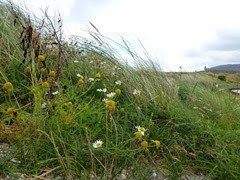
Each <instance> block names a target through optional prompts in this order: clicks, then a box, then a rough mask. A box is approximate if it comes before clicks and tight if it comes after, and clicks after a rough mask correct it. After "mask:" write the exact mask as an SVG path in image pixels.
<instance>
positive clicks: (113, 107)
mask: <svg viewBox="0 0 240 180" xmlns="http://www.w3.org/2000/svg"><path fill="white" fill-rule="evenodd" d="M115 108H116V107H115V106H109V107H108V110H109V112H114V111H115Z"/></svg>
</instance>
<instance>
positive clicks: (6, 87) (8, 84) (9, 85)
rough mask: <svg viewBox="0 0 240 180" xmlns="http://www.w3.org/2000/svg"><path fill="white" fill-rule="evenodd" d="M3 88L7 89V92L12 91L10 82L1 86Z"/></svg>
mask: <svg viewBox="0 0 240 180" xmlns="http://www.w3.org/2000/svg"><path fill="white" fill-rule="evenodd" d="M3 87H4V88H5V89H7V90H8V91H12V90H13V85H12V83H11V82H6V83H5V84H4V85H3Z"/></svg>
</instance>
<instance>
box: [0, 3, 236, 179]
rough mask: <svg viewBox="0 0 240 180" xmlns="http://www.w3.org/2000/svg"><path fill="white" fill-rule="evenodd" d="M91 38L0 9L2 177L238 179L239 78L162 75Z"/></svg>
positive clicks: (46, 20) (13, 9) (97, 35)
mask: <svg viewBox="0 0 240 180" xmlns="http://www.w3.org/2000/svg"><path fill="white" fill-rule="evenodd" d="M93 29H94V28H93ZM90 34H91V35H92V36H94V38H95V40H88V41H85V40H84V39H82V38H76V37H75V38H72V39H71V40H68V41H66V39H64V37H63V36H62V22H61V20H60V19H58V18H56V19H54V18H51V17H49V16H47V14H46V15H45V17H44V19H28V16H27V15H26V14H25V13H24V12H23V11H21V10H20V9H19V8H18V7H16V6H15V5H8V4H4V3H1V5H0V85H1V91H0V103H1V104H0V105H1V106H0V112H1V114H0V119H1V121H0V141H1V142H8V143H10V144H11V146H12V147H13V149H14V151H13V153H12V154H10V155H9V156H7V157H5V158H4V159H3V160H2V161H0V175H1V176H6V175H11V174H12V175H13V174H14V173H15V172H21V173H24V174H26V175H27V176H29V177H39V176H40V177H45V176H47V175H50V174H51V175H52V176H61V177H65V178H66V179H76V178H81V179H89V178H90V177H92V178H97V177H98V178H103V179H113V178H115V177H118V176H119V174H121V173H122V172H123V170H126V171H127V172H128V177H127V178H133V179H149V178H150V176H152V173H153V171H156V172H162V173H164V174H165V176H167V177H169V178H170V179H171V178H172V179H176V178H177V177H181V175H182V174H204V175H205V176H206V177H210V178H213V179H239V178H240V154H239V151H240V138H239V137H240V118H239V117H240V109H239V108H240V106H239V97H238V96H236V95H233V94H230V93H229V91H228V89H229V88H235V87H239V85H238V82H239V79H240V77H239V74H237V73H236V74H221V75H225V76H226V81H221V80H219V79H218V76H219V74H214V73H164V72H161V71H160V70H159V67H156V66H154V65H153V63H151V61H147V62H148V63H146V61H144V60H143V59H142V58H141V57H139V56H137V55H136V54H135V53H133V51H132V50H130V49H129V47H128V46H127V45H126V44H125V46H120V47H119V48H122V51H125V52H127V53H129V54H130V55H131V56H132V57H133V59H134V60H135V63H136V64H137V66H135V67H134V68H133V67H131V66H129V65H127V64H125V63H124V61H123V58H122V59H121V57H119V56H117V55H116V52H115V51H114V50H113V49H111V48H109V46H108V44H106V41H105V37H103V36H102V35H101V34H100V33H99V32H97V31H96V33H94V32H90ZM94 38H93V39H94ZM137 126H140V127H139V128H138V127H137ZM159 142H160V144H159ZM13 157H14V158H15V159H17V160H18V161H19V162H12V161H10V160H12V158H13ZM44 173H46V174H44Z"/></svg>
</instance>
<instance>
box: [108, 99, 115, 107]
mask: <svg viewBox="0 0 240 180" xmlns="http://www.w3.org/2000/svg"><path fill="white" fill-rule="evenodd" d="M106 103H107V105H108V106H116V102H115V101H113V100H111V99H109V100H107V101H106Z"/></svg>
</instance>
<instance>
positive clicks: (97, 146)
mask: <svg viewBox="0 0 240 180" xmlns="http://www.w3.org/2000/svg"><path fill="white" fill-rule="evenodd" d="M102 144H103V142H102V141H101V140H97V141H95V142H94V143H93V147H94V148H100V147H102Z"/></svg>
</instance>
